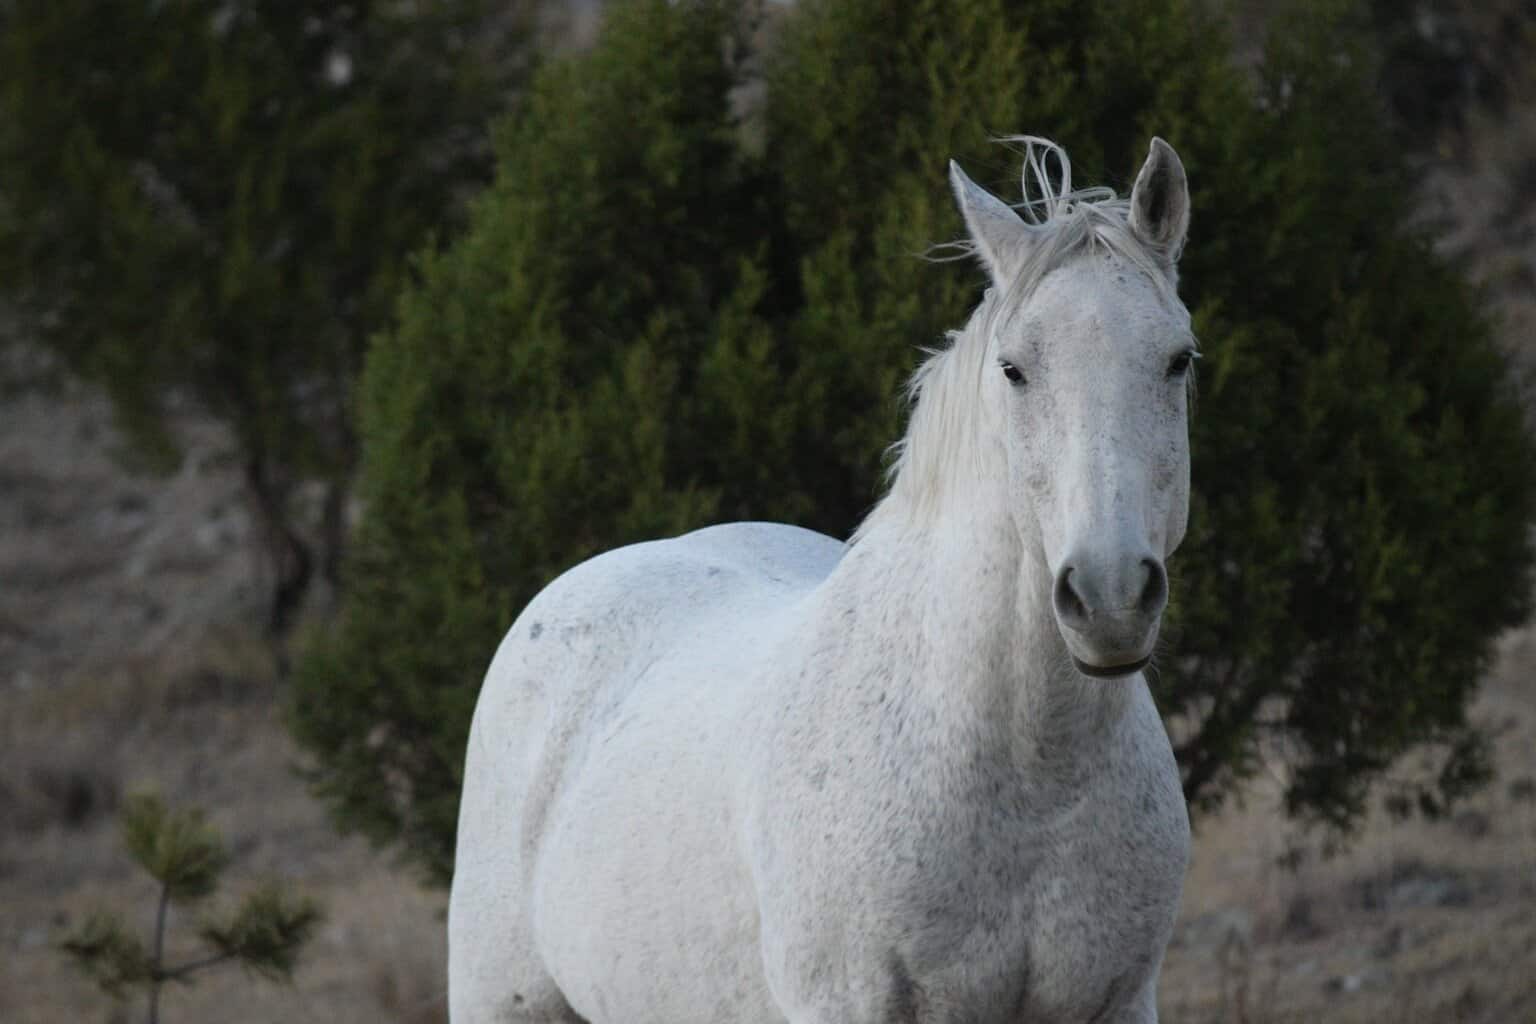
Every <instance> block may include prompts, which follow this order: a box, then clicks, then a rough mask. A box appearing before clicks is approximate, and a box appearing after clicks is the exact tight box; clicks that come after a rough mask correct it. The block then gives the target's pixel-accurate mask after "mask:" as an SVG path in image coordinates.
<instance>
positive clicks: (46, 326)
mask: <svg viewBox="0 0 1536 1024" xmlns="http://www.w3.org/2000/svg"><path fill="white" fill-rule="evenodd" d="M518 10H519V8H518V6H517V5H513V6H512V7H510V8H506V9H505V10H502V11H496V10H494V9H492V8H491V7H490V5H485V4H482V3H481V2H480V0H443V2H434V3H427V4H411V5H399V4H379V3H356V2H351V0H348V2H345V3H341V2H327V3H304V4H284V3H271V2H266V3H239V4H231V3H224V2H221V0H171V2H167V3H154V4H148V3H131V2H121V0H113V2H109V3H97V2H87V0H0V290H3V295H4V298H5V300H6V302H7V305H8V306H9V307H10V311H11V312H13V313H14V314H15V315H16V317H17V319H18V323H17V325H16V327H17V330H18V332H19V334H20V335H21V336H22V337H25V338H27V339H29V340H31V341H36V342H39V343H42V344H44V345H46V346H47V347H49V348H50V349H51V350H53V351H54V352H56V353H57V354H58V355H59V356H61V357H62V361H63V362H64V364H65V365H66V366H67V367H68V368H69V369H71V370H73V371H75V372H77V373H79V374H81V375H83V376H85V377H86V378H89V379H92V380H95V381H97V382H99V383H101V384H102V385H104V386H105V388H106V389H107V391H108V393H109V394H110V395H111V397H112V399H113V401H114V405H115V408H116V410H117V413H118V418H119V420H120V422H121V423H122V425H123V426H124V427H126V428H127V431H128V433H129V436H130V438H131V439H132V440H133V441H135V442H136V443H137V445H138V447H139V449H140V451H141V452H143V453H146V454H148V455H150V456H152V457H153V458H152V461H158V462H160V463H162V464H164V463H167V462H171V461H173V460H174V458H175V454H176V450H175V449H176V446H175V439H174V437H173V436H172V432H171V430H170V429H169V427H168V424H167V419H166V412H167V403H168V401H169V400H172V399H175V398H184V399H190V400H192V401H193V402H196V403H197V404H198V405H200V406H201V407H202V408H204V409H205V410H206V411H207V412H208V413H211V414H212V415H213V416H215V417H216V418H218V419H219V420H221V421H222V422H223V423H225V424H226V425H227V426H228V427H229V429H230V433H231V434H232V436H233V442H234V445H235V449H236V455H237V457H238V459H239V460H240V464H241V467H242V469H243V473H244V479H245V483H246V485H247V491H248V494H249V497H250V499H251V506H252V512H253V521H254V522H255V524H256V526H257V533H258V539H259V542H260V543H261V545H262V548H263V551H264V552H265V557H266V563H267V565H268V567H269V572H270V575H271V578H272V583H273V599H272V608H271V610H272V625H273V626H274V628H275V629H277V630H278V631H281V630H282V629H283V627H285V626H286V625H287V623H288V621H289V619H290V618H291V614H292V612H293V610H294V608H295V606H296V605H297V603H298V601H299V600H300V598H301V597H302V596H303V593H304V591H305V588H306V586H307V584H308V582H309V581H310V579H311V576H312V573H313V571H314V570H316V569H319V570H322V571H324V572H326V573H327V574H332V573H333V570H334V560H335V557H336V556H337V554H338V552H339V548H340V543H341V539H342V530H343V515H342V511H343V507H344V505H343V503H344V499H345V495H346V486H347V482H348V477H349V475H350V472H351V468H352V464H353V462H354V461H355V442H354V439H353V431H352V426H351V421H350V419H349V408H348V406H349V403H350V396H349V392H350V390H351V387H352V384H353V381H354V379H355V377H356V375H357V372H358V369H359V363H360V358H361V353H362V348H363V343H364V340H365V339H366V337H367V336H368V334H369V333H370V332H371V331H372V330H373V329H374V328H375V327H376V326H377V325H378V324H379V322H380V320H381V319H382V317H383V315H384V314H385V313H386V312H387V311H388V308H389V303H390V302H391V301H392V299H393V296H394V294H395V292H396V291H397V290H398V287H399V283H400V280H401V278H402V268H403V265H404V260H405V258H406V255H407V254H408V253H409V252H410V251H411V250H412V249H414V248H416V247H417V246H419V245H420V244H421V242H422V241H423V239H424V238H425V237H426V235H427V233H428V232H429V231H431V230H433V229H434V228H437V227H438V226H440V225H443V224H444V223H445V222H446V219H447V217H448V216H449V214H450V212H451V211H452V209H453V207H454V204H455V202H456V201H457V200H458V198H459V196H460V193H461V192H462V191H463V190H464V189H465V188H466V187H467V186H469V185H471V184H474V183H476V182H477V181H478V180H480V178H481V176H482V175H484V174H486V173H487V172H488V163H489V159H488V158H489V150H488V146H487V145H486V144H485V142H484V141H483V136H484V125H485V123H486V121H487V119H488V118H489V117H490V116H491V115H492V114H493V113H494V112H495V111H496V110H499V109H501V108H502V107H503V106H504V104H505V100H506V97H507V95H508V90H509V87H510V85H511V83H512V82H513V81H514V80H515V79H516V78H517V76H518V74H519V69H520V65H519V63H518V60H517V59H516V54H517V53H518V52H520V48H521V46H522V44H523V40H524V35H525V31H524V28H523V22H522V20H521V17H520V16H519V15H517V14H516V12H517V11H518ZM306 480H320V481H323V482H324V483H325V484H326V485H327V499H326V502H325V513H324V516H323V522H322V523H321V524H320V531H319V532H320V533H321V542H320V549H319V552H318V557H316V554H315V552H314V544H313V541H312V539H311V538H310V537H307V536H306V532H305V531H304V530H301V529H300V528H299V527H298V525H297V524H296V513H295V510H294V508H293V505H294V491H295V489H296V487H297V485H298V484H300V483H302V482H304V481H306ZM316 563H318V564H316Z"/></svg>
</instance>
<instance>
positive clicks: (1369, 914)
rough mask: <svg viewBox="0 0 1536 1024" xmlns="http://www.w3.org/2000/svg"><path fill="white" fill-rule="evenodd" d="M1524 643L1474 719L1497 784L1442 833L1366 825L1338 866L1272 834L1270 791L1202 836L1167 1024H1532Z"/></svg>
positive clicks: (1535, 866) (1535, 885) (1531, 844)
mask: <svg viewBox="0 0 1536 1024" xmlns="http://www.w3.org/2000/svg"><path fill="white" fill-rule="evenodd" d="M1533 675H1536V631H1527V632H1523V633H1520V634H1516V635H1514V636H1512V637H1510V638H1509V639H1508V641H1507V642H1506V644H1505V645H1504V651H1503V654H1502V657H1501V659H1500V663H1499V666H1498V669H1497V670H1496V671H1495V672H1494V674H1493V675H1492V677H1491V678H1490V679H1489V681H1488V683H1487V684H1486V686H1485V690H1484V692H1483V694H1482V695H1481V696H1480V698H1479V700H1478V702H1477V705H1476V708H1475V711H1474V717H1475V718H1476V719H1478V720H1479V721H1480V722H1482V723H1484V724H1486V725H1488V726H1489V727H1490V728H1492V729H1493V730H1494V731H1495V732H1496V733H1497V734H1498V740H1497V743H1496V764H1497V767H1498V772H1499V778H1498V780H1497V781H1496V782H1495V784H1494V785H1493V786H1492V787H1490V788H1489V789H1488V790H1487V791H1485V792H1483V793H1481V794H1479V795H1478V796H1477V797H1476V798H1475V799H1473V800H1471V801H1469V802H1468V803H1467V804H1466V805H1465V806H1463V807H1461V808H1459V809H1458V811H1457V813H1455V814H1454V815H1452V816H1451V817H1450V818H1449V819H1447V820H1443V821H1435V822H1428V821H1409V822H1398V821H1394V820H1392V819H1391V818H1390V817H1388V816H1387V815H1385V814H1378V815H1376V816H1373V817H1372V818H1371V820H1370V821H1368V822H1367V823H1366V824H1365V826H1364V828H1363V829H1362V831H1361V833H1360V835H1359V836H1358V837H1357V838H1356V839H1355V841H1354V843H1353V844H1352V845H1350V846H1349V847H1348V848H1347V849H1346V850H1344V851H1343V852H1342V853H1338V854H1336V855H1332V856H1329V855H1327V854H1326V853H1325V852H1324V850H1323V847H1324V845H1325V843H1324V840H1322V839H1320V838H1319V837H1316V836H1308V835H1306V834H1304V833H1299V832H1298V831H1296V830H1295V829H1294V828H1293V827H1291V826H1288V825H1286V824H1284V823H1283V822H1282V821H1281V819H1280V817H1279V816H1278V815H1277V814H1276V812H1275V810H1274V808H1275V804H1276V797H1277V793H1278V789H1279V787H1278V785H1276V784H1275V783H1274V782H1271V783H1269V784H1267V785H1264V786H1260V787H1259V789H1258V791H1256V792H1253V793H1251V794H1249V797H1248V799H1247V801H1246V804H1247V806H1246V807H1244V808H1239V809H1235V810H1232V811H1229V812H1227V813H1225V814H1223V815H1221V816H1219V817H1216V818H1214V819H1211V820H1207V821H1205V822H1203V823H1202V825H1201V827H1200V830H1199V833H1198V835H1197V838H1196V847H1195V856H1194V864H1193V867H1192V869H1191V872H1190V876H1189V879H1188V881H1187V883H1186V886H1185V898H1184V906H1183V913H1182V917H1181V923H1180V926H1179V931H1178V933H1177V936H1176V939H1175V943H1174V945H1173V947H1172V948H1170V950H1169V954H1168V958H1167V961H1166V963H1165V967H1164V972H1163V982H1162V1006H1163V1013H1164V1014H1165V1016H1166V1017H1167V1018H1168V1019H1169V1020H1173V1021H1190V1022H1205V1021H1210V1022H1233V1024H1279V1022H1290V1021H1298V1022H1299V1021H1329V1022H1338V1024H1367V1022H1391V1024H1409V1022H1412V1024H1418V1022H1425V1024H1436V1022H1446V1024H1450V1022H1458V1024H1512V1022H1530V1021H1536V972H1533V970H1532V968H1533V967H1536V687H1533V686H1532V680H1533Z"/></svg>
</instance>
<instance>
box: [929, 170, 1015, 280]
mask: <svg viewBox="0 0 1536 1024" xmlns="http://www.w3.org/2000/svg"><path fill="white" fill-rule="evenodd" d="M949 187H950V188H951V189H953V190H954V193H955V203H956V205H958V206H959V207H960V215H961V216H963V217H964V218H965V227H966V230H968V231H969V232H970V233H971V242H972V244H973V245H975V247H976V255H978V256H980V257H981V261H982V263H984V264H986V267H987V270H988V271H990V272H991V274H992V280H993V281H995V282H999V283H1001V282H1004V281H1007V280H1008V279H1009V277H1011V276H1012V274H1013V268H1014V266H1015V265H1016V263H1017V262H1018V258H1019V254H1020V251H1021V250H1022V249H1023V247H1024V244H1025V236H1026V235H1028V233H1029V229H1028V228H1026V227H1025V226H1024V221H1023V220H1021V219H1020V218H1019V215H1018V214H1016V213H1014V212H1013V209H1012V208H1011V207H1010V206H1009V205H1008V204H1007V203H1005V202H1003V201H1002V200H1001V199H999V198H997V196H994V195H993V194H992V193H990V192H988V191H987V190H986V189H984V188H982V187H981V186H980V185H978V184H976V183H975V182H974V181H972V180H971V179H970V177H969V176H968V175H967V174H966V173H965V172H964V171H962V170H961V169H960V165H959V164H957V163H955V162H954V161H953V160H951V161H950V162H949Z"/></svg>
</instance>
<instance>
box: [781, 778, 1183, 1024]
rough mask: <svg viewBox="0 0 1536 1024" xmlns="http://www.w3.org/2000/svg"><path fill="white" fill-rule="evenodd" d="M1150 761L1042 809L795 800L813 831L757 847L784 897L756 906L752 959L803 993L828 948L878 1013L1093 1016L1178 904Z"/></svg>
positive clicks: (843, 798) (1177, 878)
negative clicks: (1126, 776)
mask: <svg viewBox="0 0 1536 1024" xmlns="http://www.w3.org/2000/svg"><path fill="white" fill-rule="evenodd" d="M1169 761H1170V764H1169V765H1168V766H1167V767H1169V768H1170V769H1171V758H1170V759H1169ZM1160 767H1162V766H1155V767H1152V770H1150V771H1142V772H1140V773H1139V775H1140V781H1138V782H1137V784H1135V785H1133V786H1130V787H1127V786H1125V785H1123V784H1122V783H1121V782H1116V783H1115V784H1114V785H1112V786H1111V785H1106V786H1104V787H1103V788H1102V790H1101V789H1100V788H1099V787H1091V788H1090V789H1089V790H1087V791H1085V792H1083V793H1081V794H1078V796H1077V798H1075V799H1072V800H1070V801H1068V802H1067V804H1066V805H1065V806H1064V807H1061V808H1058V809H1057V810H1056V811H1055V812H1054V813H1040V811H1039V808H1035V807H1019V806H1013V807H1010V806H1008V804H1009V801H1008V799H1007V798H1006V797H1001V798H987V799H982V798H980V796H979V795H978V794H977V793H975V792H972V793H971V794H968V795H967V796H966V797H956V798H953V799H928V800H925V801H913V802H907V801H897V803H896V804H895V805H893V804H891V803H886V804H885V805H884V806H883V807H882V808H881V809H880V810H881V813H880V814H878V815H876V814H863V813H861V808H860V806H859V804H860V798H859V797H857V796H855V795H854V794H853V793H851V792H845V793H840V794H838V797H837V798H836V799H835V800H833V801H832V802H830V803H828V804H827V805H826V810H827V811H828V813H827V814H819V813H815V812H813V811H811V809H810V807H809V805H802V806H801V807H800V808H799V809H798V810H799V811H800V812H801V816H800V817H799V818H798V819H797V821H798V822H799V824H801V825H805V824H809V823H810V822H811V821H814V822H815V824H816V830H817V831H816V832H814V833H811V834H812V835H815V836H817V840H820V841H817V840H813V841H812V842H811V843H809V844H808V845H806V846H803V847H802V846H800V843H799V842H795V843H791V844H790V845H791V846H795V847H799V850H798V854H793V855H789V856H785V857H783V859H782V860H781V859H780V858H779V857H771V858H770V859H769V863H768V870H767V871H766V872H765V874H764V876H763V878H764V880H765V881H778V882H782V883H783V887H782V888H780V887H777V886H776V887H775V889H774V891H776V892H778V893H785V892H794V893H797V894H798V898H792V900H793V902H792V903H786V904H783V905H780V906H778V907H775V908H767V907H765V908H764V909H765V926H766V927H765V941H767V942H769V943H770V945H776V946H777V947H778V948H777V949H776V950H775V949H769V950H767V951H766V952H768V954H769V962H770V963H773V962H774V960H775V959H776V957H777V956H785V957H788V958H789V959H788V960H787V961H784V962H782V966H783V969H784V972H785V973H784V975H783V976H781V978H780V979H779V980H780V982H781V983H782V982H784V981H789V980H790V978H792V977H798V978H799V979H801V980H802V981H803V982H804V985H805V987H806V988H807V989H811V988H814V987H816V986H817V985H820V984H822V982H813V981H812V980H811V979H813V978H815V977H817V976H818V975H821V974H823V973H824V965H825V964H826V963H827V962H829V961H831V962H844V963H848V964H850V967H851V970H852V971H853V973H854V974H863V975H864V976H865V977H866V978H867V977H869V976H870V975H871V974H874V975H876V976H884V977H886V978H887V979H888V980H887V982H885V983H881V982H876V983H875V986H876V988H877V989H878V988H880V987H882V985H888V987H889V988H890V991H891V992H894V993H897V994H898V995H899V998H897V996H890V997H889V999H888V1000H886V1002H883V1003H881V1004H880V1005H886V1004H887V1003H888V1005H889V1006H890V1007H892V1010H891V1011H890V1012H889V1013H888V1016H889V1019H892V1020H902V1021H906V1020H908V1019H911V1020H913V1021H927V1020H930V1019H931V1020H949V1019H952V1018H953V1011H954V1010H955V1009H956V1008H964V1011H963V1013H962V1017H961V1019H966V1020H975V1021H979V1022H986V1024H1016V1022H1018V1021H1026V1020H1027V1021H1032V1022H1043V1024H1045V1022H1056V1021H1063V1022H1065V1021H1084V1022H1086V1021H1092V1020H1096V1019H1101V1018H1103V1019H1109V1016H1110V1015H1111V1014H1113V1013H1114V1011H1116V1010H1117V1009H1118V1008H1120V1007H1123V1006H1126V1005H1128V1004H1130V1003H1131V1002H1132V1001H1133V1000H1134V999H1136V998H1138V994H1139V993H1141V992H1142V990H1143V989H1144V988H1145V987H1146V985H1147V984H1148V982H1149V980H1150V979H1151V977H1152V975H1153V972H1154V971H1155V970H1156V967H1157V964H1158V962H1159V960H1160V958H1161V955H1162V950H1163V947H1164V945H1165V944H1166V942H1167V937H1168V932H1169V929H1170V928H1171V925H1172V921H1173V916H1174V913H1175V912H1176V909H1177V905H1178V901H1179V894H1180V888H1181V886H1182V879H1183V873H1184V868H1185V865H1186V860H1187V855H1188V823H1187V819H1186V818H1185V817H1184V810H1183V804H1182V800H1181V797H1180V794H1179V791H1178V784H1177V778H1176V776H1173V775H1171V771H1170V772H1169V773H1164V772H1161V771H1159V770H1157V769H1158V768H1160ZM1164 774H1167V775H1168V777H1167V778H1163V777H1162V776H1163V775H1164ZM1132 777H1136V776H1135V775H1133V776H1132ZM1122 778H1123V777H1122ZM827 788H828V789H831V787H827ZM834 808H836V810H837V811H838V813H837V814H835V815H834V814H833V813H831V812H832V810H833V809H834ZM864 810H870V811H873V810H874V808H865V809H864ZM876 820H878V821H879V823H880V824H879V825H877V826H874V827H871V825H872V822H873V821H876ZM849 823H859V824H858V827H857V828H855V827H854V825H852V824H849ZM804 834H805V833H802V835H804ZM776 867H778V868H784V869H786V870H785V871H783V872H782V873H781V872H780V871H778V870H776V869H775V868H776ZM780 914H785V915H787V918H793V920H791V919H786V918H780V919H779V920H777V921H775V920H773V918H776V917H779V915H780ZM802 958H803V961H804V962H803V963H797V962H796V961H797V960H800V959H802ZM854 964H863V966H862V967H853V966H852V965H854ZM791 986H792V987H798V986H794V983H793V982H791ZM780 987H783V986H782V985H781V986H780ZM901 993H905V994H901ZM902 1006H905V1007H908V1009H905V1010H902V1009H900V1007H902Z"/></svg>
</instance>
